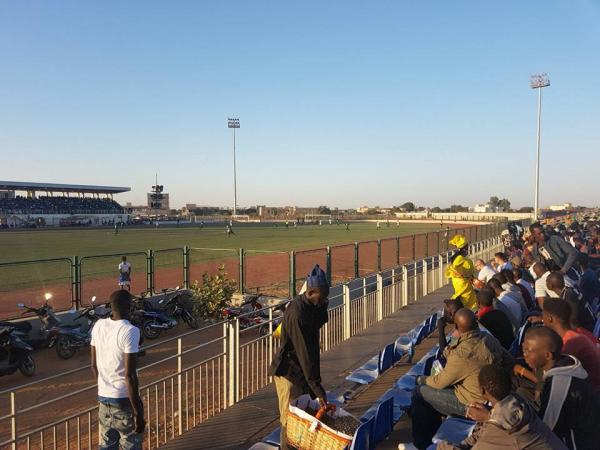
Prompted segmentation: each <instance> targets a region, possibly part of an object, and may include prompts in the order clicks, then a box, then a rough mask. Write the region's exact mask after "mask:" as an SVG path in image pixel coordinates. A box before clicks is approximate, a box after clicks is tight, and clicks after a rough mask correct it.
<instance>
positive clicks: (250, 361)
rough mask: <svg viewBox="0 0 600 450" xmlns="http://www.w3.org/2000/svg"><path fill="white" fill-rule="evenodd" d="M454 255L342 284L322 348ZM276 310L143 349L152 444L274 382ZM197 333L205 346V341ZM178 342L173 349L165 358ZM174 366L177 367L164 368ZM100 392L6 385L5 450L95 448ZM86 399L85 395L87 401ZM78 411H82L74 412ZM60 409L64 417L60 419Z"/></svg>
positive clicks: (418, 291)
mask: <svg viewBox="0 0 600 450" xmlns="http://www.w3.org/2000/svg"><path fill="white" fill-rule="evenodd" d="M500 249H502V242H501V239H500V238H499V237H495V238H490V239H486V240H484V241H481V242H477V243H475V244H472V245H471V246H470V254H471V257H472V258H474V259H475V258H483V259H490V258H491V256H492V255H493V254H494V253H495V252H496V251H499V250H500ZM450 255H451V252H448V251H444V252H442V253H440V254H437V255H432V256H428V257H427V258H424V259H422V260H419V261H414V262H412V263H409V264H405V265H402V266H397V267H394V268H392V269H390V270H385V271H380V272H377V273H376V274H374V275H370V276H367V277H365V278H363V279H362V280H353V281H351V282H348V283H344V284H342V285H341V288H338V290H339V293H335V292H334V293H333V294H332V296H331V297H330V305H331V306H330V309H329V320H328V322H327V323H326V324H325V325H324V327H323V328H322V330H321V336H320V341H321V349H322V351H324V352H325V351H329V350H331V349H332V348H335V347H336V346H338V345H339V344H340V343H342V342H344V341H345V340H347V339H350V338H351V337H352V336H355V335H356V334H358V333H360V332H362V331H364V330H366V329H368V328H369V327H371V326H373V325H374V324H375V323H377V322H378V321H380V320H383V319H384V318H385V317H387V316H389V315H391V314H393V313H395V312H397V311H398V310H399V309H401V308H402V307H404V306H406V305H408V304H410V303H413V302H415V301H417V300H418V299H419V298H421V297H422V296H425V295H427V294H428V293H430V292H432V291H434V290H436V289H438V288H440V287H441V286H443V285H444V284H445V283H446V279H445V275H444V271H445V269H446V267H447V265H448V263H449V258H450ZM332 289H333V288H332ZM274 308H275V306H269V307H266V308H263V309H262V310H261V311H259V312H252V313H248V314H245V315H242V316H240V317H237V318H234V319H232V320H229V321H227V322H220V323H216V324H213V325H210V326H208V327H205V328H202V329H199V330H193V331H190V332H187V333H184V334H182V335H180V336H178V337H176V338H171V339H167V340H165V341H163V342H160V343H158V344H154V345H151V346H148V347H146V348H145V350H146V351H147V353H148V354H153V355H155V356H157V357H158V359H157V360H156V361H154V362H152V363H150V364H147V365H146V366H144V367H141V368H140V369H139V376H140V379H143V378H144V377H145V376H146V374H147V375H148V377H150V378H152V379H150V380H147V382H145V383H142V386H141V388H140V393H141V396H142V400H143V402H144V407H145V411H146V420H147V430H146V434H145V441H144V446H145V448H146V449H154V448H157V447H158V446H160V445H161V444H163V443H165V442H168V441H169V440H171V439H173V438H175V437H176V436H178V435H181V434H182V433H184V432H185V431H187V430H189V429H191V428H193V427H194V426H195V425H197V424H199V423H201V422H203V421H205V420H206V419H208V418H210V417H212V416H214V415H216V414H218V413H219V412H220V411H222V410H224V409H226V408H228V407H230V406H232V405H234V404H235V403H237V402H238V401H240V400H241V399H243V398H245V397H247V396H249V395H252V394H253V393H255V392H256V391H258V390H259V389H261V388H263V387H265V386H266V385H268V384H269V383H270V382H271V381H272V379H271V377H270V376H269V370H268V368H269V364H270V362H271V360H272V358H273V355H274V354H275V352H276V351H277V350H278V348H279V340H278V339H276V338H274V336H273V333H272V331H273V329H274V328H275V324H276V318H277V314H276V313H275V309H274ZM258 314H262V317H263V318H264V320H260V321H257V322H256V323H255V324H254V325H251V326H247V327H244V324H246V323H247V322H248V321H245V320H244V319H245V318H246V319H248V318H256V317H257V316H258ZM199 340H202V343H200V344H198V343H197V342H198V341H199ZM175 343H176V348H175V352H174V354H170V355H168V356H164V353H165V351H168V349H169V346H173V345H174V344H175ZM186 362H187V363H186ZM170 364H173V365H174V366H175V367H174V368H173V367H171V368H167V369H165V365H170ZM88 369H89V366H87V367H82V368H79V369H76V370H72V371H70V372H69V373H71V374H72V373H75V372H79V371H82V370H88ZM165 372H167V373H166V374H165ZM64 376H65V374H64V373H63V374H60V375H55V376H53V377H48V378H46V379H44V380H40V381H38V382H33V383H28V384H27V385H24V386H22V387H21V388H22V390H23V391H25V392H27V389H28V388H31V387H32V386H33V385H35V384H39V383H41V382H47V381H49V380H53V379H58V378H59V377H64ZM156 378H157V379H156ZM95 390H96V384H95V383H91V384H89V385H87V386H85V387H82V388H80V389H76V390H73V391H70V392H68V393H66V394H64V395H60V396H58V397H56V398H53V399H51V400H48V401H43V402H39V403H35V404H32V405H29V406H26V407H19V405H18V400H19V398H20V396H21V393H20V392H19V391H17V390H9V391H4V392H0V396H2V395H5V396H7V397H8V404H9V408H8V409H9V410H10V412H9V413H8V414H5V415H3V416H1V417H0V436H2V433H4V434H5V435H9V436H10V438H9V439H6V440H4V441H3V442H0V448H12V449H17V448H19V449H20V448H26V449H31V448H35V449H42V450H43V449H49V448H52V449H63V448H64V449H70V448H73V449H78V450H80V449H92V448H95V447H96V445H97V442H98V421H97V405H96V404H95ZM24 395H25V394H24ZM81 396H84V397H85V398H84V399H83V400H82V399H81ZM74 405H75V406H74ZM73 408H75V409H77V410H76V411H73V412H70V410H71V409H73ZM44 409H45V411H46V412H44ZM48 411H50V415H48ZM58 411H62V414H64V417H60V418H58V417H57V416H58V415H59V414H60V413H58ZM36 418H37V419H36ZM40 418H44V419H40ZM49 418H51V420H50V419H49ZM43 420H45V421H46V423H44V422H43ZM0 440H1V439H0Z"/></svg>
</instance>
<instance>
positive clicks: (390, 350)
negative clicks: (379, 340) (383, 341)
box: [379, 343, 395, 373]
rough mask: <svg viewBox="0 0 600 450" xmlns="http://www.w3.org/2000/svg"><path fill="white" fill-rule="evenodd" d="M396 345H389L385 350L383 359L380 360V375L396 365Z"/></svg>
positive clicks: (382, 353)
mask: <svg viewBox="0 0 600 450" xmlns="http://www.w3.org/2000/svg"><path fill="white" fill-rule="evenodd" d="M394 347H395V344H394V343H392V344H388V345H386V346H385V347H384V348H383V351H382V352H381V358H380V360H379V373H383V372H385V371H386V370H388V369H389V368H390V367H392V365H393V364H394V351H395V349H394Z"/></svg>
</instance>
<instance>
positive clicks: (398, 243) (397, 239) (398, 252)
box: [396, 236, 400, 266]
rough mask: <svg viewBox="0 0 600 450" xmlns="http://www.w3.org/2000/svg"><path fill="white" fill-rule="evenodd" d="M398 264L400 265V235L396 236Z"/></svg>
mask: <svg viewBox="0 0 600 450" xmlns="http://www.w3.org/2000/svg"><path fill="white" fill-rule="evenodd" d="M396 265H397V266H399V265H400V236H398V237H397V238H396Z"/></svg>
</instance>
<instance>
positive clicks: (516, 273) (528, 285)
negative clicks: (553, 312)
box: [512, 268, 538, 310]
mask: <svg viewBox="0 0 600 450" xmlns="http://www.w3.org/2000/svg"><path fill="white" fill-rule="evenodd" d="M512 273H513V279H514V280H515V281H516V283H517V284H518V285H519V286H523V287H524V288H525V289H527V292H528V293H529V298H531V301H532V302H533V306H534V307H533V308H530V309H532V310H536V309H537V308H538V306H537V302H536V301H535V289H534V288H533V283H534V282H535V280H534V279H533V278H532V277H531V274H530V273H529V271H527V270H522V269H519V268H513V270H512ZM525 274H527V275H529V277H530V279H531V281H529V280H527V279H526V278H525V276H524V275H525Z"/></svg>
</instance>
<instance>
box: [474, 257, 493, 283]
mask: <svg viewBox="0 0 600 450" xmlns="http://www.w3.org/2000/svg"><path fill="white" fill-rule="evenodd" d="M475 269H477V271H478V272H479V273H478V274H477V279H478V280H479V281H483V282H484V283H487V282H488V281H490V280H491V279H492V277H493V276H494V275H496V271H495V270H494V268H493V267H492V266H491V265H490V264H486V263H485V262H484V261H483V259H478V260H477V261H475Z"/></svg>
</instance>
